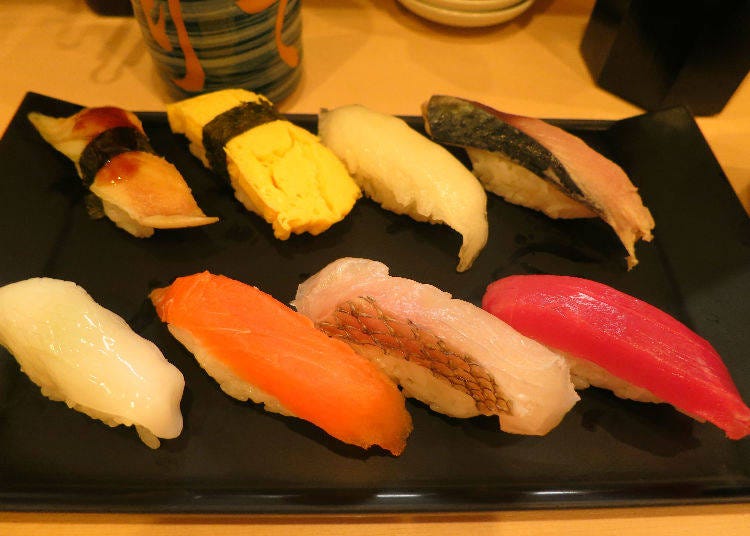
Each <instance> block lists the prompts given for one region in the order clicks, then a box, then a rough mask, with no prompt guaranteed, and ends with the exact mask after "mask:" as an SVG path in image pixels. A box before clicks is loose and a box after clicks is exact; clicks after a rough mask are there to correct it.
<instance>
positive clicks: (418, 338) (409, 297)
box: [294, 258, 578, 435]
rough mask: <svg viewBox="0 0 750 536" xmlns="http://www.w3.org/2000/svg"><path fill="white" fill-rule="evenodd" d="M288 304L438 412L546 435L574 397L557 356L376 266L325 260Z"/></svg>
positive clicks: (443, 296)
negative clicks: (484, 417)
mask: <svg viewBox="0 0 750 536" xmlns="http://www.w3.org/2000/svg"><path fill="white" fill-rule="evenodd" d="M294 306H295V307H296V308H297V310H298V311H300V312H301V313H302V314H304V315H305V316H308V317H309V318H310V319H312V320H313V321H314V322H315V324H316V326H317V327H318V328H319V329H321V330H322V331H324V332H325V333H327V334H328V335H330V336H331V337H334V338H337V339H340V340H343V341H345V342H347V343H348V344H349V345H351V347H352V348H354V349H355V350H356V351H357V352H358V353H360V354H362V355H364V356H366V357H368V358H369V359H371V360H372V361H373V362H375V363H377V364H378V366H380V367H381V368H382V369H383V370H384V371H385V372H386V373H387V374H388V375H390V376H391V377H392V378H393V379H394V380H395V381H397V382H398V383H399V384H400V385H401V386H402V388H403V391H404V393H405V394H406V395H407V396H410V397H414V398H417V399H419V400H421V401H422V402H424V403H426V404H428V405H429V406H430V407H431V408H432V409H433V410H435V411H437V412H440V413H445V414H447V415H451V416H454V417H472V416H475V415H496V416H498V417H499V420H500V427H501V428H502V429H503V430H505V431H506V432H512V433H518V434H534V435H543V434H546V433H547V432H548V431H549V430H551V429H552V428H553V427H555V426H556V425H557V424H558V423H559V422H560V420H561V419H562V418H563V416H564V415H565V414H566V413H567V412H568V410H569V409H570V408H571V407H572V406H573V404H575V402H576V401H577V400H578V396H577V395H576V393H575V390H574V388H573V384H572V383H571V381H570V371H569V370H568V366H567V364H566V363H565V361H564V360H563V358H562V357H560V356H558V355H556V354H555V353H553V352H551V351H550V350H548V349H547V348H545V347H544V346H542V345H541V344H538V343H536V342H535V341H533V340H531V339H528V338H526V337H524V336H523V335H521V334H520V333H518V332H516V331H515V330H513V329H512V328H511V327H510V326H508V325H507V324H505V323H504V322H501V321H499V320H498V319H497V318H495V317H494V316H492V315H490V314H488V313H486V312H485V311H483V310H482V309H480V308H479V307H476V306H474V305H472V304H471V303H468V302H465V301H461V300H457V299H452V298H451V296H450V294H448V293H446V292H442V291H441V290H439V289H437V288H435V287H433V286H430V285H424V284H421V283H417V282H416V281H412V280H410V279H404V278H401V277H391V276H389V275H388V267H387V266H385V265H384V264H382V263H379V262H375V261H371V260H367V259H352V258H348V259H339V260H337V261H335V262H333V263H331V264H329V265H328V266H326V267H325V268H324V269H323V270H321V271H320V272H318V273H317V274H316V275H314V276H312V277H311V278H310V279H308V280H307V281H305V282H304V283H302V284H301V285H300V286H299V289H298V290H297V297H296V298H295V300H294Z"/></svg>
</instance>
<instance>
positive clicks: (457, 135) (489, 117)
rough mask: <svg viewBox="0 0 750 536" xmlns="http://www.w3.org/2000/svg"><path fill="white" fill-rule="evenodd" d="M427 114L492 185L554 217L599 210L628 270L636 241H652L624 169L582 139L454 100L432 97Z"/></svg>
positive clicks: (440, 135)
mask: <svg viewBox="0 0 750 536" xmlns="http://www.w3.org/2000/svg"><path fill="white" fill-rule="evenodd" d="M423 115H424V118H425V128H426V130H427V132H428V133H429V134H430V136H432V138H433V139H435V140H436V141H438V142H440V143H445V144H448V145H456V146H461V147H464V148H466V151H467V153H468V154H469V158H470V159H471V161H472V164H473V169H474V173H475V174H476V175H477V177H478V178H479V179H480V180H481V181H482V183H483V184H484V186H485V187H486V188H487V189H488V190H490V191H491V192H494V193H496V194H498V195H500V196H502V197H503V198H505V199H506V200H507V201H509V202H511V203H516V204H519V205H523V206H525V207H529V208H533V209H536V210H541V211H543V212H544V213H545V214H547V215H548V216H551V217H553V218H580V217H591V216H596V215H598V216H600V217H601V218H602V219H603V220H604V221H605V222H607V224H609V225H610V226H611V227H612V229H613V230H614V231H615V233H616V234H617V236H618V238H619V239H620V241H621V242H622V244H623V246H625V249H626V250H627V253H628V257H627V262H628V268H632V267H633V266H635V265H636V264H637V263H638V259H637V258H636V254H635V243H636V242H637V241H638V240H640V239H643V240H646V241H650V240H651V239H652V233H651V231H652V230H653V228H654V220H653V218H652V217H651V213H650V212H649V210H648V209H647V208H646V207H645V206H644V205H643V201H642V200H641V197H640V195H639V194H638V190H637V189H636V187H635V186H633V184H632V183H631V182H630V179H629V178H628V176H627V175H626V174H625V172H624V171H623V170H622V168H620V167H619V166H618V165H617V164H615V163H614V162H612V161H611V160H608V159H607V158H605V157H604V156H602V155H601V154H599V153H598V152H596V151H595V150H593V149H592V148H591V147H589V146H588V145H586V143H584V141H583V140H581V139H580V138H578V137H576V136H574V135H572V134H570V133H568V132H566V131H564V130H562V129H561V128H558V127H556V126H554V125H551V124H549V123H546V122H544V121H542V120H540V119H535V118H532V117H523V116H519V115H512V114H508V113H504V112H500V111H498V110H494V109H492V108H490V107H488V106H485V105H482V104H479V103H476V102H471V101H467V100H463V99H459V98H456V97H448V96H443V95H435V96H433V97H431V98H430V100H429V101H428V102H427V103H426V104H425V106H424V110H423Z"/></svg>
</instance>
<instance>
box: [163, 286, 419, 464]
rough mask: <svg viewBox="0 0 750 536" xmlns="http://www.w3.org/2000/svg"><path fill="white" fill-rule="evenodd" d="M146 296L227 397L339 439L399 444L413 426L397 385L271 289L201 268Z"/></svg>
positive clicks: (395, 448)
mask: <svg viewBox="0 0 750 536" xmlns="http://www.w3.org/2000/svg"><path fill="white" fill-rule="evenodd" d="M151 300H152V301H153V303H154V305H155V306H156V310H157V312H158V314H159V317H160V318H161V319H162V321H164V322H166V323H167V324H168V326H169V331H170V332H171V333H172V334H173V335H174V336H175V337H176V338H177V339H178V340H179V341H180V342H181V343H182V344H183V345H185V347H186V348H187V349H188V350H190V352H192V353H193V354H194V355H195V358H196V359H197V360H198V362H199V363H200V365H201V366H202V367H203V368H204V369H205V370H206V372H207V373H208V374H209V375H210V376H211V377H213V378H214V379H215V380H216V381H217V382H218V383H219V385H220V386H221V388H222V390H224V392H226V393H227V394H228V395H230V396H232V397H234V398H237V399H239V400H248V399H251V400H253V401H254V402H257V403H263V404H264V405H265V409H266V410H268V411H273V412H277V413H281V414H283V415H292V416H296V417H299V418H302V419H305V420H307V421H310V422H311V423H313V424H315V425H316V426H318V427H320V428H322V429H323V430H325V431H326V432H327V433H329V434H330V435H332V436H333V437H335V438H337V439H339V440H341V441H344V442H346V443H351V444H354V445H358V446H360V447H362V448H368V447H370V446H371V445H380V446H382V447H383V448H385V449H387V450H389V451H391V452H392V453H393V454H395V455H398V454H400V453H401V452H402V451H403V449H404V447H405V445H406V438H407V436H408V435H409V433H410V432H411V428H412V425H411V417H410V415H409V413H408V412H407V411H406V408H405V402H404V397H403V395H401V393H400V392H399V390H398V388H397V387H396V385H395V384H394V383H393V382H391V381H390V380H389V379H388V378H387V377H386V376H385V374H383V373H381V372H380V371H379V370H378V369H377V367H375V366H374V365H373V364H372V363H370V362H369V361H367V360H366V359H364V358H362V357H360V356H359V355H357V354H356V353H354V352H353V351H352V350H351V348H349V347H348V346H347V345H346V344H344V343H342V342H340V341H335V340H333V339H330V338H329V337H326V336H325V335H324V334H323V333H321V332H320V331H318V330H316V329H315V328H314V327H313V325H312V322H310V320H308V319H307V318H305V317H304V316H302V315H301V314H299V313H296V312H294V311H293V310H291V309H290V308H289V307H287V306H286V305H283V304H282V303H280V302H278V301H276V300H275V299H274V298H272V297H271V296H269V295H268V294H265V293H263V292H261V291H260V290H258V289H257V288H255V287H252V286H250V285H246V284H244V283H241V282H239V281H235V280H234V279H230V278H228V277H224V276H219V275H213V274H210V273H209V272H203V273H199V274H195V275H191V276H187V277H180V278H177V279H176V280H175V281H174V283H172V284H171V285H170V286H168V287H166V288H162V289H157V290H154V291H153V292H152V293H151Z"/></svg>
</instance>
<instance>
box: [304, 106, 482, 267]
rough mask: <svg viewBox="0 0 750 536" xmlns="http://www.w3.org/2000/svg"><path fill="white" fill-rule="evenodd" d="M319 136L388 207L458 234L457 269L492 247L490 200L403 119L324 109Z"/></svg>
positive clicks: (353, 108) (368, 191)
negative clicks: (488, 226)
mask: <svg viewBox="0 0 750 536" xmlns="http://www.w3.org/2000/svg"><path fill="white" fill-rule="evenodd" d="M318 134H319V135H320V137H321V139H322V140H323V143H325V144H326V145H327V146H328V147H330V148H331V150H332V151H333V152H334V153H336V155H338V157H339V158H341V160H343V161H344V163H345V164H346V166H347V167H348V168H349V173H351V174H352V176H353V177H354V179H355V180H356V181H357V183H358V184H359V186H360V187H361V188H362V189H363V190H364V191H365V193H366V194H367V195H368V196H369V197H371V198H372V199H374V200H375V201H377V202H378V203H380V205H381V206H382V207H383V208H385V209H387V210H391V211H393V212H396V213H397V214H407V215H408V216H411V217H412V218H414V219H415V220H417V221H428V222H430V223H444V224H446V225H447V226H449V227H451V228H452V229H454V230H455V231H456V232H458V233H459V234H460V235H461V237H462V239H463V243H462V245H461V249H460V251H459V253H458V258H459V263H458V267H457V270H458V271H459V272H462V271H464V270H467V269H468V268H469V267H470V266H471V264H472V263H473V262H474V259H476V257H477V256H478V255H479V252H480V251H482V248H484V246H485V244H486V243H487V233H488V230H487V196H486V194H485V193H484V190H483V188H482V186H481V185H480V184H479V182H478V181H477V179H476V178H475V177H474V176H473V175H472V174H471V172H470V171H469V170H467V169H466V168H465V167H464V166H463V164H461V162H459V161H458V160H457V159H456V158H455V157H454V156H453V155H452V154H450V153H449V152H448V151H447V150H446V149H445V148H443V147H441V146H440V145H438V144H436V143H434V142H432V141H430V140H428V139H427V138H425V137H424V136H422V135H421V134H419V133H418V132H417V131H416V130H413V129H412V128H410V127H409V125H407V124H406V123H405V122H404V121H402V120H401V119H399V118H397V117H393V116H391V115H386V114H382V113H379V112H375V111H373V110H369V109H368V108H365V107H364V106H360V105H352V106H343V107H340V108H336V109H333V110H324V111H322V112H321V113H320V115H319V122H318Z"/></svg>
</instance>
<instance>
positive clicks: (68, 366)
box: [0, 278, 185, 448]
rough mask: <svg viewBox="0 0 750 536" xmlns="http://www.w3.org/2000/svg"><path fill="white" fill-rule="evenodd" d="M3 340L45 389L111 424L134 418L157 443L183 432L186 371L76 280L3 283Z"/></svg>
mask: <svg viewBox="0 0 750 536" xmlns="http://www.w3.org/2000/svg"><path fill="white" fill-rule="evenodd" d="M0 344H2V345H3V346H4V347H6V348H7V349H8V351H9V352H10V353H11V354H13V355H14V356H15V358H16V360H17V361H18V363H19V365H20V366H21V370H22V371H23V372H24V373H26V374H27V375H28V376H29V378H30V379H31V381H33V382H34V383H35V384H37V385H38V386H39V387H40V388H41V389H42V394H43V395H44V396H46V397H48V398H50V399H52V400H57V401H62V402H65V403H66V404H67V405H68V406H69V407H71V408H73V409H75V410H78V411H80V412H82V413H85V414H86V415H88V416H90V417H92V418H94V419H99V420H101V421H103V422H104V423H106V424H108V425H109V426H117V425H118V424H123V425H125V426H131V425H134V426H135V428H136V430H137V431H138V435H139V436H140V438H141V439H142V440H143V442H144V443H146V445H148V446H149V447H151V448H156V447H158V446H159V439H158V438H164V439H171V438H174V437H177V436H178V435H180V432H181V431H182V414H181V413H180V400H181V398H182V391H183V388H184V386H185V381H184V379H183V377H182V374H181V373H180V371H179V370H177V369H176V368H175V367H174V366H172V365H171V364H170V363H169V362H168V361H167V360H166V359H165V358H164V356H163V355H162V353H161V352H160V351H159V349H158V348H157V347H156V345H154V344H153V343H152V342H150V341H148V340H146V339H144V338H142V337H140V336H139V335H137V334H136V333H135V332H133V330H131V329H130V327H129V326H128V325H127V324H126V323H125V321H124V320H123V319H122V318H120V317H119V316H117V315H116V314H115V313H113V312H111V311H109V310H107V309H105V308H104V307H102V306H100V305H98V304H97V303H96V302H95V301H94V300H93V299H92V298H91V296H89V295H88V294H87V293H86V291H85V290H83V289H82V288H81V287H79V286H77V285H76V284H75V283H72V282H70V281H62V280H59V279H49V278H33V279H27V280H25V281H19V282H17V283H12V284H9V285H6V286H4V287H0Z"/></svg>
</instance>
